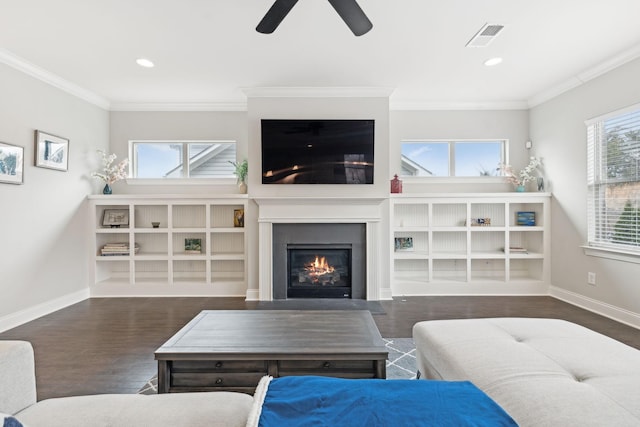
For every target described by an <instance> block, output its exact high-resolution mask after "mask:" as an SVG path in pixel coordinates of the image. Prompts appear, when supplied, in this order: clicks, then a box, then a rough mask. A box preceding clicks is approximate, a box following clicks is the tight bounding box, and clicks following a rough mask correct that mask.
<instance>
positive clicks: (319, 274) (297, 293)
mask: <svg viewBox="0 0 640 427" xmlns="http://www.w3.org/2000/svg"><path fill="white" fill-rule="evenodd" d="M351 250H352V248H351V245H350V244H287V298H351V296H352V292H351Z"/></svg>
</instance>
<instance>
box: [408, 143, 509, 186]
mask: <svg viewBox="0 0 640 427" xmlns="http://www.w3.org/2000/svg"><path fill="white" fill-rule="evenodd" d="M506 145H507V142H506V141H505V140H490V141H485V140H470V141H466V140H465V141H461V140H458V141H424V140H423V141H403V142H402V146H401V150H402V152H401V162H402V164H401V168H400V170H401V172H400V175H402V176H415V177H480V176H498V172H497V170H496V168H497V167H498V164H500V163H506V161H505V158H506Z"/></svg>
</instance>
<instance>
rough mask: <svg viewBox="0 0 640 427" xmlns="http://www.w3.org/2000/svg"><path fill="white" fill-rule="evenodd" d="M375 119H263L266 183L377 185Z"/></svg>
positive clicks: (263, 155)
mask: <svg viewBox="0 0 640 427" xmlns="http://www.w3.org/2000/svg"><path fill="white" fill-rule="evenodd" d="M374 124H375V122H374V120H271V119H269V120H267V119H263V120H262V124H261V127H262V183H263V184H373V142H374V132H373V131H374Z"/></svg>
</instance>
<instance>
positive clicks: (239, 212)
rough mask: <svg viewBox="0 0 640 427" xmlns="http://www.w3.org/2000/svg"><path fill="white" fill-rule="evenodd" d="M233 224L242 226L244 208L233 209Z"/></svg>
mask: <svg viewBox="0 0 640 427" xmlns="http://www.w3.org/2000/svg"><path fill="white" fill-rule="evenodd" d="M233 226H234V227H244V209H234V210H233Z"/></svg>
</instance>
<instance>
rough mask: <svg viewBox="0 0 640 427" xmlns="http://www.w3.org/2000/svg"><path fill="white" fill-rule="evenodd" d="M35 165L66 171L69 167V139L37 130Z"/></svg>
mask: <svg viewBox="0 0 640 427" xmlns="http://www.w3.org/2000/svg"><path fill="white" fill-rule="evenodd" d="M36 166H38V167H41V168H47V169H55V170H59V171H63V172H66V171H67V170H68V169H69V140H68V139H66V138H62V137H60V136H55V135H51V134H49V133H45V132H42V131H40V130H37V131H36Z"/></svg>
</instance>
